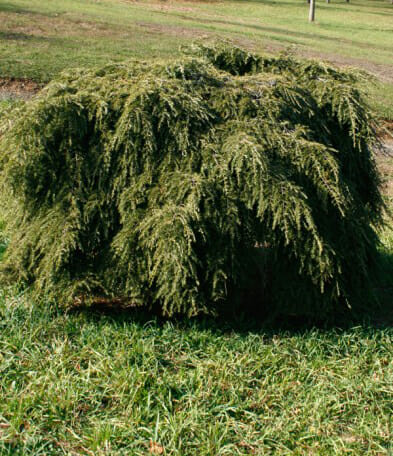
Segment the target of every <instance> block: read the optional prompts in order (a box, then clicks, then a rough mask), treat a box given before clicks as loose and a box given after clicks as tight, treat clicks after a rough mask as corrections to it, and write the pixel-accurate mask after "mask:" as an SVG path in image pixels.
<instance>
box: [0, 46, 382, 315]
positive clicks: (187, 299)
mask: <svg viewBox="0 0 393 456" xmlns="http://www.w3.org/2000/svg"><path fill="white" fill-rule="evenodd" d="M356 79H357V75H356V74H354V73H353V72H350V71H343V70H338V69H335V68H333V67H330V66H328V65H325V64H322V63H318V62H310V61H302V60H296V59H294V58H292V57H289V56H285V55H282V56H279V57H276V58H273V57H267V56H259V55H254V54H251V53H249V52H246V51H244V50H242V49H240V48H237V47H234V46H231V45H229V44H226V43H218V44H213V45H211V44H200V45H194V46H192V48H191V49H188V50H187V52H186V53H185V55H184V56H183V57H182V58H179V59H178V60H172V61H167V62H158V63H157V62H156V63H150V62H143V61H133V62H129V63H125V64H116V65H109V66H105V67H104V68H99V69H94V70H79V71H73V72H69V73H64V74H62V75H61V76H60V77H59V78H58V79H56V80H54V81H53V82H51V83H50V84H49V85H48V86H47V87H46V88H45V89H44V90H43V91H42V92H41V93H40V94H39V95H38V96H36V97H35V98H34V99H33V100H32V101H30V102H28V103H27V104H26V105H24V106H23V107H21V108H19V109H16V110H14V111H13V112H12V114H11V115H9V116H8V117H7V118H6V119H5V120H4V121H3V123H2V126H1V133H0V134H1V139H0V150H1V173H2V183H3V190H2V204H3V207H4V208H5V209H4V210H5V214H6V221H7V229H8V232H9V238H10V243H9V247H8V249H7V252H6V255H5V259H4V261H3V263H2V276H3V278H4V277H9V278H11V279H12V280H20V281H23V282H25V283H28V284H30V285H31V286H32V290H33V291H34V292H35V293H38V294H40V296H43V295H44V296H47V297H49V298H53V299H56V300H57V301H58V302H60V303H62V304H63V305H65V306H73V305H76V304H78V303H85V304H86V303H94V302H99V301H102V300H104V301H105V300H108V301H111V302H112V303H114V304H115V305H117V304H118V305H119V306H120V305H147V306H156V307H157V308H159V309H160V311H161V312H162V313H163V314H165V315H174V314H186V315H188V316H191V315H196V314H198V313H203V312H207V313H212V312H216V311H217V310H219V309H220V308H221V307H220V306H225V305H226V303H228V299H229V298H230V297H231V296H233V294H236V292H237V291H238V290H247V289H249V288H250V289H252V290H253V299H254V302H253V305H254V306H260V307H264V308H267V309H273V308H274V309H278V311H279V312H291V313H297V314H299V313H301V314H309V313H315V312H317V313H318V314H319V315H324V314H327V313H330V312H336V311H340V309H344V308H346V307H348V306H351V305H354V304H355V303H357V302H360V301H361V299H362V298H363V299H364V297H365V296H368V295H369V292H370V280H369V276H370V271H371V270H372V268H373V264H374V263H373V262H374V259H375V252H376V245H377V236H376V231H375V230H376V227H377V226H378V224H379V223H380V222H381V208H382V200H381V196H380V192H379V177H378V174H377V171H376V167H375V163H374V159H373V155H372V147H373V144H374V143H375V133H374V128H373V122H372V119H371V116H370V113H369V110H368V108H367V106H366V104H365V102H364V100H363V98H362V95H361V94H360V93H359V91H358V89H357V88H356V87H355V83H356Z"/></svg>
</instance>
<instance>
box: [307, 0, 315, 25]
mask: <svg viewBox="0 0 393 456" xmlns="http://www.w3.org/2000/svg"><path fill="white" fill-rule="evenodd" d="M308 20H309V21H310V22H314V20H315V0H310V12H309V15H308Z"/></svg>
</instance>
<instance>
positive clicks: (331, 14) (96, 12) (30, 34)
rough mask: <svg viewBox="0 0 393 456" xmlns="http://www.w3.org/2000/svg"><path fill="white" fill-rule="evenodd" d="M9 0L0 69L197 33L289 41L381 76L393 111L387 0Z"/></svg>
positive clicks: (115, 55)
mask: <svg viewBox="0 0 393 456" xmlns="http://www.w3.org/2000/svg"><path fill="white" fill-rule="evenodd" d="M307 14H308V4H307V2H306V1H305V0H304V1H303V0H277V1H272V0H236V1H230V0H226V1H211V2H208V1H174V0H168V1H165V0H161V1H154V0H153V1H152V0H139V1H131V0H46V1H43V0H2V1H1V2H0V76H3V77H18V78H20V77H25V78H31V79H34V80H37V81H48V80H49V79H51V78H52V77H53V76H54V75H55V74H56V73H57V72H59V71H60V70H62V69H64V68H70V67H75V66H91V65H95V64H104V63H107V62H110V61H119V60H124V59H127V58H129V57H143V58H147V57H150V58H154V57H165V56H173V55H174V54H176V53H177V52H179V45H181V44H186V43H188V42H190V41H192V40H194V39H195V38H198V37H205V36H209V37H221V38H222V37H225V38H230V39H232V40H235V41H237V42H239V43H240V44H242V45H243V46H247V47H249V48H250V49H253V50H256V51H263V50H265V51H268V52H278V51H279V50H288V49H289V50H290V51H291V52H294V53H295V54H299V55H302V56H307V57H316V58H322V59H327V60H330V61H332V62H335V63H337V64H339V65H350V66H356V67H360V68H363V69H366V70H368V71H370V72H371V73H373V74H375V75H376V76H377V77H378V82H377V83H376V84H375V85H370V86H369V87H367V90H368V91H369V93H370V100H371V103H372V104H373V105H374V107H376V108H377V110H378V111H379V113H380V114H381V115H382V116H383V117H385V118H388V119H392V120H393V5H392V4H390V2H389V1H388V0H353V1H351V3H350V4H348V3H346V2H345V1H344V0H333V1H332V3H331V4H326V3H325V2H322V1H319V2H318V3H317V16H316V17H317V22H316V23H314V24H310V23H308V21H307Z"/></svg>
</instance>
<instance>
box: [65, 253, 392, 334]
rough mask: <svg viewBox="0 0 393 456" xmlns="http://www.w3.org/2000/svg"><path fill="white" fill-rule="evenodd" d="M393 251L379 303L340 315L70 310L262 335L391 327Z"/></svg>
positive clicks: (384, 267) (385, 263)
mask: <svg viewBox="0 0 393 456" xmlns="http://www.w3.org/2000/svg"><path fill="white" fill-rule="evenodd" d="M392 278H393V254H391V253H389V252H382V253H381V256H380V271H379V274H378V280H377V283H376V285H375V288H374V291H375V294H376V296H377V297H378V301H379V304H378V305H375V306H373V307H367V306H364V308H363V309H360V310H357V311H353V310H350V309H348V310H347V311H345V312H343V313H341V314H339V315H338V314H335V315H332V316H331V317H328V318H323V319H322V318H319V317H318V315H315V316H313V317H311V316H304V315H283V314H269V313H268V312H266V309H264V310H262V311H260V312H258V311H257V309H256V308H255V305H253V304H250V303H247V302H242V303H241V306H237V307H235V308H234V307H231V306H229V307H228V308H227V309H226V311H223V312H221V314H219V315H217V316H198V317H194V318H190V319H188V318H186V317H172V318H166V317H163V316H162V315H160V314H159V313H158V312H157V311H154V309H153V310H152V309H150V310H148V309H146V308H142V307H139V308H123V309H119V308H117V307H114V306H110V305H108V303H105V302H101V303H100V304H97V305H93V306H90V307H79V308H75V309H71V310H70V311H69V312H71V313H81V314H84V316H85V318H87V319H88V320H90V321H100V320H102V318H104V319H107V318H108V319H111V320H113V321H114V322H116V323H121V324H127V323H137V324H140V325H146V324H149V325H150V324H153V325H157V326H163V325H165V324H166V323H167V322H169V321H170V322H171V323H172V324H173V325H174V326H175V327H177V328H178V329H181V328H184V329H189V328H191V327H192V328H197V329H200V330H209V331H213V332H218V333H237V334H247V333H254V334H265V335H269V334H270V335H272V336H273V335H275V334H277V333H283V332H285V333H287V334H288V333H289V334H299V333H304V332H309V331H310V330H322V331H325V330H326V331H328V330H337V331H345V330H349V329H351V328H354V327H361V328H364V329H371V330H373V329H374V330H383V329H389V328H393V279H392Z"/></svg>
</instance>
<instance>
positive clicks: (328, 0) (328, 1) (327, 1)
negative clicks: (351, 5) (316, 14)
mask: <svg viewBox="0 0 393 456" xmlns="http://www.w3.org/2000/svg"><path fill="white" fill-rule="evenodd" d="M392 1H393V0H392ZM326 3H330V0H326Z"/></svg>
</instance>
